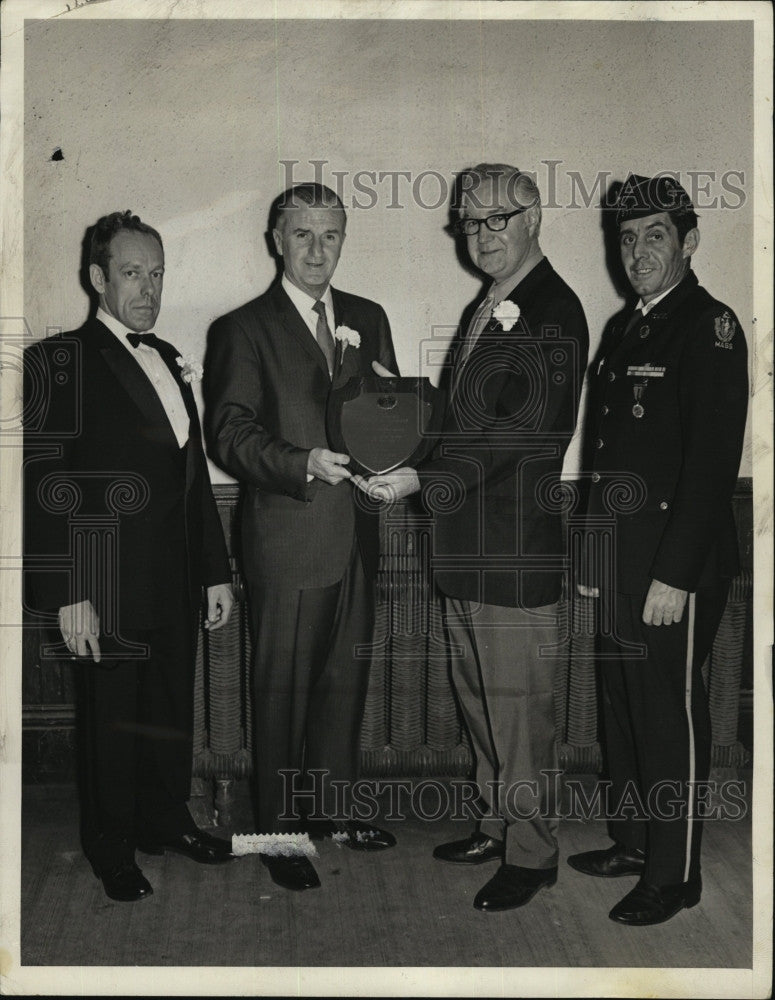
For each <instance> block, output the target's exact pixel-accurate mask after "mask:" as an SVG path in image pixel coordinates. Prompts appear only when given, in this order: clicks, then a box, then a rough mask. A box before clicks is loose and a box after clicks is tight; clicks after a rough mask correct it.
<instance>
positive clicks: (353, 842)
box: [339, 819, 396, 851]
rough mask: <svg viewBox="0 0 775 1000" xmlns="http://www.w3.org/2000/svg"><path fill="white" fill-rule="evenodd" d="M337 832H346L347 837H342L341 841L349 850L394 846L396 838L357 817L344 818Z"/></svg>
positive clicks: (374, 849)
mask: <svg viewBox="0 0 775 1000" xmlns="http://www.w3.org/2000/svg"><path fill="white" fill-rule="evenodd" d="M339 832H340V833H346V834H347V839H346V840H345V839H344V837H343V838H342V839H341V843H343V844H345V845H346V846H347V847H349V848H350V850H351V851H384V850H385V849H386V848H388V847H395V846H396V838H395V837H394V836H393V834H392V833H388V832H387V830H381V829H380V828H379V827H378V826H372V825H371V823H362V822H361V821H360V820H359V819H348V820H345V822H344V824H343V826H342V828H341V830H340V831H339Z"/></svg>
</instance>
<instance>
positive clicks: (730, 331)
mask: <svg viewBox="0 0 775 1000" xmlns="http://www.w3.org/2000/svg"><path fill="white" fill-rule="evenodd" d="M714 325H715V330H716V347H723V348H724V349H725V350H727V351H731V350H732V349H733V348H732V338H733V337H734V335H735V332H736V330H737V323H735V321H734V319H733V318H732V314H731V313H730V312H729V310H728V309H726V310H725V311H724V312H723V313H722V314H721V315H720V316H717V317H716V319H715V320H714Z"/></svg>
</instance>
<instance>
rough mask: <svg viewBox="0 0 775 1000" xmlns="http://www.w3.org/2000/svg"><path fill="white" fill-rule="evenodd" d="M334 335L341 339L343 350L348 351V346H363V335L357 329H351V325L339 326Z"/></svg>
mask: <svg viewBox="0 0 775 1000" xmlns="http://www.w3.org/2000/svg"><path fill="white" fill-rule="evenodd" d="M334 336H335V337H336V339H337V340H339V341H341V344H342V351H346V350H347V348H348V347H360V346H361V335H360V334H359V333H358V331H357V330H351V329H350V327H349V326H338V327H337V328H336V332H335V333H334Z"/></svg>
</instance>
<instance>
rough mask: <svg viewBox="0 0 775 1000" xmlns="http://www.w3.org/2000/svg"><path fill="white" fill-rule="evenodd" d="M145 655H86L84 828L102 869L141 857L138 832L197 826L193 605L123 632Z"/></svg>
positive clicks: (82, 681) (164, 834) (82, 685)
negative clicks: (191, 807) (97, 659)
mask: <svg viewBox="0 0 775 1000" xmlns="http://www.w3.org/2000/svg"><path fill="white" fill-rule="evenodd" d="M124 638H126V639H128V640H131V641H132V642H135V643H143V644H145V645H146V646H147V648H148V656H147V658H146V659H138V660H118V661H115V660H113V661H111V660H110V659H107V658H106V659H105V660H103V661H102V663H101V664H95V663H93V662H92V661H91V659H89V661H88V662H87V661H82V662H81V663H79V664H78V666H77V667H76V669H77V670H78V672H79V677H78V678H77V681H78V687H79V715H80V740H79V742H80V758H81V768H80V782H81V802H82V809H81V836H82V841H83V846H84V851H85V853H86V856H87V857H88V859H89V860H90V861H91V863H92V866H93V868H94V870H95V872H96V873H97V874H100V873H102V872H105V871H109V870H110V869H111V868H114V867H115V866H116V865H118V864H122V863H124V862H126V861H132V860H133V859H134V851H135V846H136V843H137V839H138V837H140V838H143V837H145V838H146V839H151V840H153V839H157V838H158V839H167V838H173V837H176V836H179V835H180V834H183V833H188V832H193V831H194V830H195V829H196V827H195V824H194V821H193V819H192V818H191V814H190V813H189V811H188V807H187V805H186V803H187V801H188V799H189V797H190V794H191V766H192V726H193V714H194V713H193V691H194V655H195V649H196V647H195V642H196V612H192V611H191V610H186V611H181V613H180V614H179V615H176V616H174V617H173V618H171V620H170V622H169V624H167V625H165V626H164V627H159V628H154V629H137V630H131V631H130V630H125V632H124Z"/></svg>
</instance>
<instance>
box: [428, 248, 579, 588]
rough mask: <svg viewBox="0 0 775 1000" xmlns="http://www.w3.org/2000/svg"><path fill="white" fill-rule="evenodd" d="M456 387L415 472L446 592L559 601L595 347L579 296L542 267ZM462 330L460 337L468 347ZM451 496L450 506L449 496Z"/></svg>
mask: <svg viewBox="0 0 775 1000" xmlns="http://www.w3.org/2000/svg"><path fill="white" fill-rule="evenodd" d="M508 301H511V302H514V303H516V304H517V306H518V307H519V309H520V317H519V321H518V323H517V324H516V326H515V327H514V328H513V329H512V330H510V331H508V332H507V331H506V330H504V329H503V328H502V327H501V325H500V323H499V321H498V320H491V321H490V322H489V324H488V325H487V327H486V328H485V329H484V331H483V332H482V334H481V335H480V337H479V339H478V340H477V342H476V345H475V346H474V349H473V351H472V352H471V354H470V356H469V358H468V360H467V362H466V364H465V366H464V367H463V368H462V370H461V372H460V374H459V375H456V376H455V377H454V378H453V385H452V388H451V398H450V402H449V405H448V407H447V413H446V417H445V421H444V426H443V430H442V437H441V440H440V442H439V445H438V446H437V448H436V450H435V453H434V455H433V456H432V458H431V460H430V461H428V462H426V463H424V464H423V465H422V466H421V467H420V469H419V470H418V472H419V475H420V481H421V484H422V490H423V499H424V502H425V504H426V506H427V507H428V508H429V509H430V510H431V511H432V512H433V513H434V515H435V531H434V543H433V557H432V558H433V569H434V576H435V580H436V583H437V584H438V586H439V587H440V589H441V590H442V592H443V593H445V594H447V595H449V596H451V597H457V598H463V599H466V600H469V601H474V602H478V601H484V602H485V603H487V604H495V605H500V606H506V607H520V606H521V607H541V606H543V605H546V604H552V603H554V602H555V601H557V600H558V598H559V596H560V593H561V587H562V578H563V573H564V570H565V557H564V551H565V545H564V539H563V529H562V521H561V513H560V511H561V507H562V504H561V502H560V497H559V495H558V493H557V488H558V485H559V478H560V473H561V470H562V462H563V456H564V455H565V451H566V449H567V447H568V443H569V441H570V439H571V436H572V434H573V431H574V427H575V424H576V414H577V409H578V402H579V395H580V391H581V383H582V379H583V373H584V369H585V367H586V360H587V351H588V347H589V337H588V332H587V324H586V320H585V318H584V311H583V309H582V307H581V303H580V302H579V300H578V298H577V297H576V295H575V293H574V292H573V291H572V290H571V289H570V288H569V287H568V285H567V284H566V283H565V282H564V281H563V280H562V278H560V276H559V275H558V274H557V273H556V272H555V270H554V268H553V267H552V266H551V264H550V263H549V261H548V260H546V259H545V258H544V259H543V260H542V261H540V262H539V263H538V264H537V265H536V266H535V267H534V268H533V269H532V270H531V271H530V272H529V273H528V274H527V275H526V276H525V277H524V278H523V280H522V281H521V282H520V283H519V284H518V285H517V287H516V288H515V289H514V290H513V292H512V293H511V294H510V295H509V297H508ZM464 336H465V330H464V329H463V328H462V327H461V335H460V341H459V343H460V344H462V341H463V338H464ZM445 492H446V494H447V495H446V496H445V495H444V494H445Z"/></svg>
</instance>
